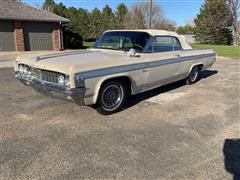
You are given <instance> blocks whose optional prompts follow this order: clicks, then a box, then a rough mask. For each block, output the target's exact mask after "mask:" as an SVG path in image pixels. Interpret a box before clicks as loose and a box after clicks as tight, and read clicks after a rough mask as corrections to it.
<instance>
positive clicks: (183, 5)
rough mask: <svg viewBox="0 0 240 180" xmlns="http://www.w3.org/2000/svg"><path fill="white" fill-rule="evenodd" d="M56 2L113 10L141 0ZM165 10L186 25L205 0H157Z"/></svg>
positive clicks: (31, 0)
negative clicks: (108, 7)
mask: <svg viewBox="0 0 240 180" xmlns="http://www.w3.org/2000/svg"><path fill="white" fill-rule="evenodd" d="M22 1H23V2H25V3H28V4H31V5H33V6H36V7H41V5H42V4H43V2H44V0H22ZM55 2H56V3H60V2H62V3H63V4H64V5H66V6H67V7H69V6H74V7H76V8H79V7H81V8H84V9H88V10H89V11H90V10H92V9H93V8H95V7H98V8H99V9H102V8H103V7H104V6H105V5H106V4H108V5H109V6H110V7H111V8H112V9H113V10H115V9H116V7H117V5H118V4H119V3H125V4H126V5H127V6H128V7H131V5H132V4H134V3H137V2H139V0H55ZM155 2H156V3H158V4H159V5H160V6H161V7H162V8H163V10H164V13H165V16H166V17H168V18H169V19H171V20H173V21H175V22H176V24H177V26H181V25H185V24H186V23H187V22H189V21H191V19H192V18H193V17H195V16H196V15H197V14H198V13H199V9H200V7H201V5H202V4H203V3H204V0H155Z"/></svg>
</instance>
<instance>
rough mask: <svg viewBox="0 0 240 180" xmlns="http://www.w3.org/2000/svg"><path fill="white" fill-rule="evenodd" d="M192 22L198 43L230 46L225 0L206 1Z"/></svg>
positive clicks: (228, 19) (227, 11)
mask: <svg viewBox="0 0 240 180" xmlns="http://www.w3.org/2000/svg"><path fill="white" fill-rule="evenodd" d="M194 22H195V25H196V26H195V28H194V34H195V39H196V40H197V41H198V42H200V43H205V44H231V42H232V38H231V29H230V26H231V19H230V11H229V8H228V6H227V4H226V2H225V0H206V1H205V3H204V5H203V6H202V7H201V9H200V13H199V14H198V15H197V18H196V19H195V21H194Z"/></svg>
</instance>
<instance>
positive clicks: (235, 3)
mask: <svg viewBox="0 0 240 180" xmlns="http://www.w3.org/2000/svg"><path fill="white" fill-rule="evenodd" d="M227 3H228V6H229V9H230V11H231V16H232V17H231V18H232V31H233V45H236V46H237V45H238V38H239V37H238V30H239V28H238V10H239V7H240V3H239V0H227Z"/></svg>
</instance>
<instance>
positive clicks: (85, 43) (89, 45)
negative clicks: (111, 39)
mask: <svg viewBox="0 0 240 180" xmlns="http://www.w3.org/2000/svg"><path fill="white" fill-rule="evenodd" d="M93 43H94V42H86V41H84V42H83V48H89V47H91V46H92V45H93Z"/></svg>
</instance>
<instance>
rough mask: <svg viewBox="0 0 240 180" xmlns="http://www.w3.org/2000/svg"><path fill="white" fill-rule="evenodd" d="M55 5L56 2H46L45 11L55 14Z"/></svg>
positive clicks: (48, 0) (47, 0)
mask: <svg viewBox="0 0 240 180" xmlns="http://www.w3.org/2000/svg"><path fill="white" fill-rule="evenodd" d="M55 5H56V4H55V2H54V0H45V2H44V3H43V9H44V10H46V11H49V12H53V11H54V6H55Z"/></svg>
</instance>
